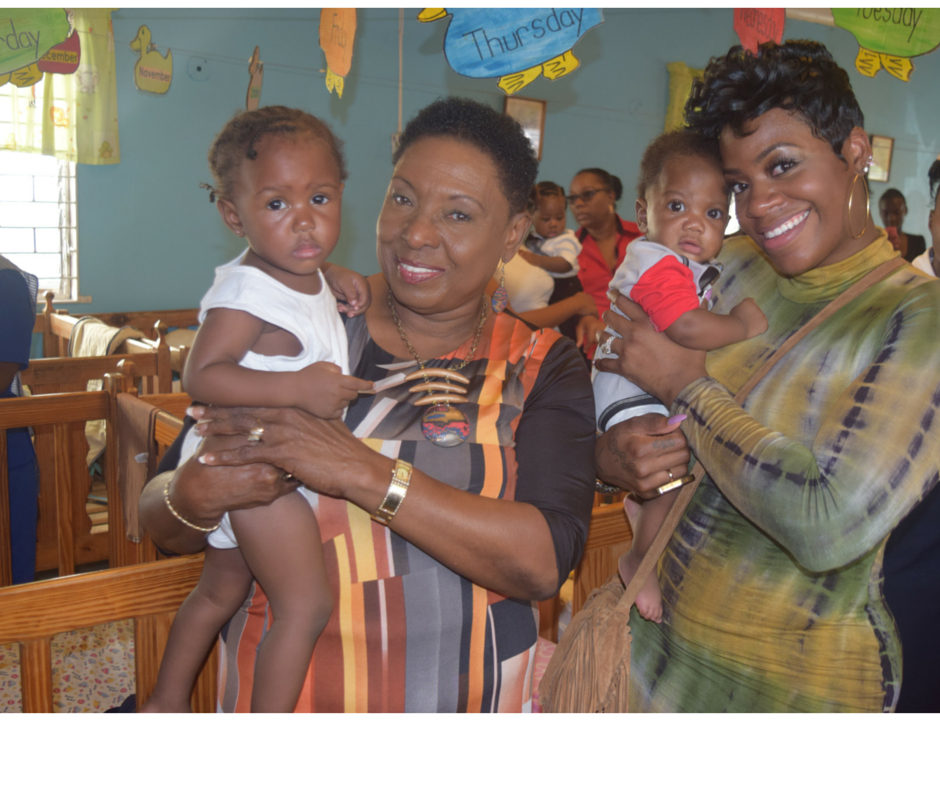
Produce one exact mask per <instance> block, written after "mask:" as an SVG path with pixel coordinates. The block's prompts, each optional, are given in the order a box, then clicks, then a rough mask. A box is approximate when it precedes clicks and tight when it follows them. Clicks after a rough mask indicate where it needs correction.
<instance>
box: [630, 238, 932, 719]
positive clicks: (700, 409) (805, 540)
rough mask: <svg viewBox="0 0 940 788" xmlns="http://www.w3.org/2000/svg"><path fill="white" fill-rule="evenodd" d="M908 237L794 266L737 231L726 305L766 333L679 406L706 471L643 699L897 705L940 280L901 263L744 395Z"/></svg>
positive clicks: (683, 527)
mask: <svg viewBox="0 0 940 788" xmlns="http://www.w3.org/2000/svg"><path fill="white" fill-rule="evenodd" d="M896 254H897V253H896V252H895V251H894V249H893V248H892V247H891V245H890V244H889V243H888V241H887V238H886V235H885V234H884V233H883V232H882V234H881V236H880V237H879V238H878V239H877V240H876V241H875V242H873V243H872V244H870V245H869V246H868V247H866V248H865V249H864V250H862V251H861V252H859V253H858V254H856V255H854V256H853V257H851V258H849V259H848V260H844V261H842V262H840V263H836V264H835V265H831V266H827V267H825V268H817V269H814V270H812V271H809V272H807V273H805V274H801V275H800V276H798V277H795V278H792V279H789V278H784V277H780V276H778V275H777V274H776V273H775V272H774V270H773V269H772V268H771V266H770V265H769V263H768V262H767V260H766V259H765V258H764V257H763V256H762V255H761V253H760V252H759V250H758V248H757V246H756V245H755V244H754V243H753V242H752V241H751V240H750V239H747V238H736V239H733V240H731V241H729V242H728V243H727V244H726V246H725V249H724V250H723V252H722V254H721V256H720V257H719V260H720V261H721V262H723V263H724V264H725V271H724V273H723V275H722V278H721V280H719V283H718V286H717V287H716V288H715V290H716V296H715V297H716V299H717V304H716V308H717V310H718V311H720V312H726V311H728V309H729V308H730V307H732V306H733V305H734V304H736V303H737V302H739V301H740V300H741V299H742V298H743V297H745V296H752V297H753V298H754V299H755V300H756V301H757V303H758V305H759V306H760V307H761V309H763V310H764V313H765V314H766V315H767V317H768V320H769V323H770V327H769V329H768V330H767V332H766V333H765V334H763V335H762V336H759V337H755V338H754V339H751V340H748V341H746V342H741V343H739V344H736V345H732V346H730V347H728V348H724V349H722V350H718V351H715V352H713V353H709V354H708V358H707V366H708V372H709V375H710V377H708V378H702V379H699V380H697V381H695V382H694V383H692V384H690V385H689V386H687V387H686V388H685V389H684V390H683V391H682V392H681V394H680V395H679V397H678V398H677V399H676V402H675V404H674V406H673V411H674V412H676V413H684V414H687V416H688V418H687V419H686V420H685V422H683V427H682V429H683V431H684V432H685V434H686V436H687V437H688V440H689V444H690V446H691V448H692V451H693V453H694V454H695V455H696V457H698V459H699V460H700V461H701V462H702V463H703V465H704V466H705V468H706V469H707V471H708V475H707V476H706V477H705V480H704V481H703V483H702V485H701V486H700V488H699V490H698V491H697V492H696V495H695V497H694V498H693V500H692V503H691V505H690V506H689V508H688V510H687V512H686V513H685V516H684V517H683V519H682V520H681V521H680V523H679V526H678V528H677V530H676V533H675V535H674V536H673V538H672V540H671V541H670V543H669V545H668V547H667V550H666V552H665V553H664V556H663V558H662V561H661V564H660V573H659V574H660V585H661V587H662V591H663V601H664V607H665V610H664V616H663V619H664V620H663V623H662V624H661V625H656V624H653V623H650V622H648V621H644V620H643V619H642V618H641V617H640V616H639V615H637V614H636V611H635V610H634V611H633V616H632V617H631V620H630V626H631V629H632V632H633V647H632V648H633V651H632V661H631V676H630V684H631V686H630V710H631V711H712V712H714V711H890V710H892V709H893V707H894V705H895V703H896V702H897V697H898V691H899V686H900V680H901V674H900V666H901V659H900V656H901V654H900V642H899V639H898V636H897V630H896V628H895V625H894V621H893V619H892V617H891V613H890V611H889V610H888V608H887V606H886V604H885V602H884V596H883V594H882V571H881V557H882V553H883V551H884V545H885V541H886V539H887V537H888V534H889V533H890V531H891V529H892V528H894V527H895V525H897V524H898V522H899V521H900V520H901V519H902V518H903V517H904V515H905V514H907V513H908V512H909V511H910V510H911V509H912V508H913V507H914V506H915V505H916V504H917V503H918V501H920V500H921V499H922V498H923V496H924V495H925V494H926V493H927V492H928V491H929V490H930V489H931V488H932V487H933V485H934V484H935V483H936V482H937V480H938V468H940V420H938V419H937V415H938V414H937V408H938V406H940V281H938V280H934V279H928V278H927V277H925V276H923V275H922V274H920V273H919V272H917V271H916V270H915V269H913V268H912V267H910V266H904V267H902V268H901V269H899V270H898V271H897V272H895V273H894V274H892V275H891V276H889V277H888V278H887V279H885V280H884V281H883V282H881V283H879V284H877V285H875V286H874V287H872V288H871V289H870V290H868V291H867V292H866V293H864V294H862V295H861V296H860V297H858V298H856V299H855V300H854V301H853V302H852V303H850V304H849V305H847V306H845V307H843V308H842V310H840V311H839V312H838V313H837V314H836V315H834V316H832V317H830V318H829V319H828V320H827V321H826V322H825V323H823V324H822V325H821V326H819V327H817V328H816V329H815V330H814V331H813V332H812V333H811V334H810V335H809V336H808V337H807V338H806V339H804V340H803V341H802V342H801V343H800V344H799V345H798V346H797V347H796V348H794V349H793V350H791V351H790V353H789V354H788V355H786V356H784V357H783V359H782V360H781V361H780V362H778V364H777V365H776V366H775V367H774V368H773V370H772V371H771V372H770V373H769V374H768V376H767V377H766V378H765V379H764V380H763V381H762V382H761V383H760V384H758V386H757V387H756V388H755V389H754V391H753V392H752V393H751V394H750V395H749V396H748V398H747V400H746V402H745V403H744V408H743V409H742V408H739V407H737V406H736V405H735V404H734V402H733V400H732V395H733V394H734V392H736V391H737V390H738V389H739V388H740V387H741V386H742V385H743V384H744V382H745V381H746V380H747V379H748V378H749V377H750V375H751V374H752V373H753V372H754V371H755V370H756V369H757V368H758V367H759V366H760V365H761V364H762V362H763V361H764V360H765V359H766V358H767V356H768V355H770V353H771V352H772V351H773V350H774V349H775V348H777V347H778V346H779V345H780V344H782V342H783V341H784V340H785V339H786V338H787V337H788V336H789V335H790V334H791V333H793V331H794V330H795V329H796V328H797V327H798V326H800V325H801V324H803V323H804V322H806V321H807V320H809V319H810V318H811V317H812V316H813V315H814V314H816V313H817V312H818V311H819V310H820V309H821V308H822V307H823V306H824V305H825V304H826V303H827V302H829V301H830V300H832V299H833V298H835V297H836V295H838V294H839V293H840V292H842V290H844V289H845V288H847V287H849V286H850V285H851V284H852V283H853V282H855V281H857V280H858V279H860V278H861V277H862V276H864V275H865V274H866V273H867V272H868V271H870V270H871V269H872V268H874V267H875V266H877V265H879V264H880V263H882V262H884V261H885V260H889V259H892V258H893V257H895V256H896Z"/></svg>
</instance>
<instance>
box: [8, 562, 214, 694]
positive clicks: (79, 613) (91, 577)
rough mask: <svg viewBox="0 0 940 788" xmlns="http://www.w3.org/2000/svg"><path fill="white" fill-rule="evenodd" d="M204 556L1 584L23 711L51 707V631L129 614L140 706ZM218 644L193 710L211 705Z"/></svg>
mask: <svg viewBox="0 0 940 788" xmlns="http://www.w3.org/2000/svg"><path fill="white" fill-rule="evenodd" d="M202 562H203V556H202V555H197V556H186V557H182V558H172V559H167V560H165V561H160V562H159V563H151V564H142V565H140V566H130V567H123V568H120V569H105V570H102V571H100V572H89V573H88V574H83V575H75V576H73V577H63V578H58V579H55V580H45V581H43V582H40V583H27V584H25V585H20V586H13V587H12V588H3V589H0V610H2V611H3V615H2V616H0V644H9V643H15V644H18V645H19V652H20V676H21V682H22V685H21V686H22V695H23V711H24V712H51V711H52V710H53V706H52V694H53V693H52V664H51V663H52V660H51V655H52V649H51V642H52V637H53V636H54V635H56V634H58V633H60V632H70V631H72V630H74V629H81V628H85V627H90V626H94V625H96V624H103V623H108V622H111V621H122V620H124V619H133V620H134V659H135V673H136V678H137V705H138V708H140V706H141V705H143V703H144V702H145V701H146V700H147V698H149V697H150V694H151V693H152V692H153V686H154V684H155V683H156V679H157V671H158V669H159V667H160V660H161V659H162V657H163V651H164V649H165V648H166V641H167V637H168V635H169V631H170V625H171V624H172V623H173V617H174V615H175V614H176V610H177V608H179V606H180V604H181V603H182V601H183V600H184V599H185V598H186V596H187V595H188V594H189V592H190V591H191V590H192V588H193V587H194V586H195V584H196V582H197V581H198V579H199V574H200V572H201V571H202ZM218 660H219V647H218V644H216V646H215V647H214V648H213V650H212V653H211V654H210V655H209V658H208V660H207V661H206V664H205V665H204V666H203V669H202V672H201V673H200V674H199V678H198V679H197V681H196V686H195V689H194V690H193V695H192V704H193V711H197V712H214V711H215V710H216V697H217V694H218V690H217V681H216V677H217V675H218V664H219V662H218Z"/></svg>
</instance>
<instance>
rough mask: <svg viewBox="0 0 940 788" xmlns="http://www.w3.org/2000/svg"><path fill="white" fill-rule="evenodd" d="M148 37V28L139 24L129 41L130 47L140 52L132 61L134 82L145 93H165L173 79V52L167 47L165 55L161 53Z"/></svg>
mask: <svg viewBox="0 0 940 788" xmlns="http://www.w3.org/2000/svg"><path fill="white" fill-rule="evenodd" d="M150 38H151V37H150V28H148V27H147V25H141V26H140V28H139V29H138V31H137V37H136V38H135V39H134V40H133V41H131V49H133V50H134V51H135V52H140V57H139V58H137V62H136V63H134V84H135V85H136V86H137V89H138V90H143V91H146V92H147V93H160V94H162V93H166V92H167V91H168V90H169V89H170V82H171V81H172V79H173V53H172V52H171V51H170V50H169V49H168V50H167V51H166V56H163V55H161V54H160V53H159V52H158V51H157V48H156V47H155V46H154V45H153V44H151V43H150Z"/></svg>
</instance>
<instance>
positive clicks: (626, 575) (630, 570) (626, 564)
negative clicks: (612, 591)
mask: <svg viewBox="0 0 940 788" xmlns="http://www.w3.org/2000/svg"><path fill="white" fill-rule="evenodd" d="M641 560H642V557H641V556H638V555H636V554H635V553H634V552H633V550H630V551H628V552H626V553H624V554H623V555H622V556H620V560H619V561H618V562H617V569H618V571H619V572H620V579H621V580H623V584H624V585H629V583H630V580H632V579H633V576H634V575H635V574H636V570H637V569H639V568H640V561H641ZM636 609H637V610H638V611H639V612H640V615H641V616H643V618H645V619H646V620H647V621H653V622H655V623H657V624H662V623H663V595H662V592H660V590H659V580H658V579H657V577H656V573H655V572H651V573H650V576H649V577H648V578H647V579H646V582H645V583H644V584H643V587H642V588H641V589H640V593H639V594H637V597H636Z"/></svg>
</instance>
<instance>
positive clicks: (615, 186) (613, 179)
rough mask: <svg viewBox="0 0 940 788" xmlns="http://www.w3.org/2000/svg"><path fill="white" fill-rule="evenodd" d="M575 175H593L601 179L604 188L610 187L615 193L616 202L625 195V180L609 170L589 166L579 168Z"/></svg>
mask: <svg viewBox="0 0 940 788" xmlns="http://www.w3.org/2000/svg"><path fill="white" fill-rule="evenodd" d="M574 175H575V177H576V178H577V177H578V176H579V175H593V176H594V177H595V178H597V179H599V180H600V181H601V183H603V184H604V188H606V189H609V190H610V191H611V193H612V194H613V195H614V202H617V201H618V200H619V199H620V198H621V197H623V182H622V181H621V180H620V178H618V177H617V176H616V175H611V174H610V173H609V172H607V170H602V169H601V168H600V167H587V168H586V169H583V170H578V171H577V172H576V173H575V174H574Z"/></svg>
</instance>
